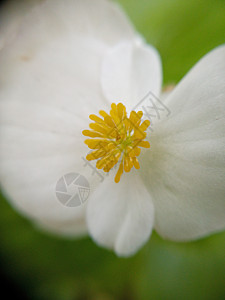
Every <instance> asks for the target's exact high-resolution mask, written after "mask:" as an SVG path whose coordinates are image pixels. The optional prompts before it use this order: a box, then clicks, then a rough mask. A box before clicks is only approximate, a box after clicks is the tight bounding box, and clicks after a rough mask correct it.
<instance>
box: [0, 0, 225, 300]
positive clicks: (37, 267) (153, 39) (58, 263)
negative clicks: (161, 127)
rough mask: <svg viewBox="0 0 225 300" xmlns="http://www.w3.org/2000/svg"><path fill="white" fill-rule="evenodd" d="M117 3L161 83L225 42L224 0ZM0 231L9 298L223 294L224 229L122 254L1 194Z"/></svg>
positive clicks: (218, 297)
mask: <svg viewBox="0 0 225 300" xmlns="http://www.w3.org/2000/svg"><path fill="white" fill-rule="evenodd" d="M31 1H32V0H27V1H20V0H18V1H17V2H18V5H19V3H20V2H21V3H22V4H21V5H24V3H26V2H31ZM4 2H5V3H6V2H8V1H4ZM118 2H119V3H120V4H121V5H122V6H123V8H124V10H125V11H126V12H127V14H128V16H129V17H130V19H131V20H132V22H133V23H134V25H135V26H136V28H137V30H138V31H139V32H140V33H141V34H142V35H143V36H144V37H145V38H146V40H147V41H148V42H149V43H151V44H153V45H154V46H155V47H156V48H157V49H158V50H159V52H160V54H161V57H162V62H163V70H164V85H165V86H166V85H170V84H176V83H177V82H178V81H179V80H180V79H181V78H182V77H183V76H184V75H185V73H186V72H187V71H188V70H189V69H190V68H191V67H192V66H193V65H194V64H195V63H196V62H197V61H198V60H199V59H200V58H201V57H202V56H203V55H204V54H206V53H207V52H208V51H210V50H211V49H213V48H214V47H216V46H218V45H220V44H222V43H224V42H225V1H224V0H183V1H180V0H138V1H137V0H120V1H118ZM0 9H1V6H0ZM0 236H1V244H0V270H1V271H0V275H1V285H2V288H1V292H2V293H3V291H5V292H6V295H7V297H6V298H9V299H10V298H11V296H13V293H15V292H16V295H17V296H16V297H15V295H14V296H13V297H14V299H20V298H21V299H34V300H35V299H37V300H39V299H43V300H45V299H46V300H48V299H49V300H51V299H54V300H85V299H88V300H113V299H116V300H137V299H138V300H139V299H143V300H148V299H153V300H161V299H162V300H164V299H166V300H170V299H171V300H172V299H183V300H187V299H196V300H197V299H198V300H222V299H225V233H219V234H215V235H213V236H211V237H208V238H205V239H202V240H200V241H196V242H192V243H174V242H170V241H166V240H163V239H162V238H161V237H159V236H158V235H157V234H156V233H155V232H154V233H153V236H152V238H151V240H150V241H149V242H148V243H147V245H145V247H143V248H142V249H141V250H140V251H139V252H138V253H137V254H136V255H135V256H134V257H132V258H128V259H121V258H117V257H116V256H115V255H114V254H113V253H111V252H109V251H107V250H104V249H101V248H99V247H98V246H96V245H95V244H94V242H92V240H91V239H90V238H88V237H87V238H83V239H81V240H66V239H61V238H58V237H55V236H51V235H48V234H47V233H45V232H41V231H38V230H37V229H35V228H34V227H33V226H32V224H31V223H30V222H29V221H27V220H26V219H24V218H23V217H21V216H20V215H18V214H17V213H16V212H15V211H14V210H13V209H12V208H11V207H10V205H9V204H8V202H7V200H6V199H4V197H3V196H2V197H1V201H0Z"/></svg>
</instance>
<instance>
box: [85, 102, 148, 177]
mask: <svg viewBox="0 0 225 300" xmlns="http://www.w3.org/2000/svg"><path fill="white" fill-rule="evenodd" d="M99 114H100V116H101V117H102V118H100V117H99V116H96V115H90V119H91V120H92V121H94V123H91V124H90V125H89V127H90V129H92V130H84V131H83V135H84V136H88V137H90V139H87V140H85V143H86V144H87V145H88V147H89V148H90V149H93V151H92V152H91V153H89V154H88V155H87V157H86V158H87V160H97V163H96V167H97V168H98V169H103V171H105V172H109V171H110V170H111V169H112V168H113V167H114V166H115V165H116V164H117V163H118V162H119V160H120V165H119V169H118V171H117V174H116V176H115V182H116V183H118V182H119V181H120V178H121V175H122V174H123V171H125V172H130V170H131V169H132V168H133V167H135V168H136V169H139V168H140V165H139V162H138V159H137V156H139V155H140V153H141V149H140V148H139V147H143V148H150V144H149V142H148V141H145V140H144V139H145V138H146V135H147V134H146V130H147V128H148V127H149V125H150V121H149V120H145V121H143V122H142V123H141V118H142V116H143V112H142V111H138V112H135V111H132V112H131V113H130V116H129V118H128V117H127V112H126V107H125V106H124V105H123V104H122V103H119V104H115V103H112V105H111V110H110V113H109V114H107V113H106V112H105V111H103V110H100V112H99Z"/></svg>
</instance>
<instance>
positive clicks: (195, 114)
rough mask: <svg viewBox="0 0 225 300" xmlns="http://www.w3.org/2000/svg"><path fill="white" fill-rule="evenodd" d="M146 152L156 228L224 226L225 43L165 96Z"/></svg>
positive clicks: (188, 231) (177, 234)
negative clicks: (168, 112) (163, 109)
mask: <svg viewBox="0 0 225 300" xmlns="http://www.w3.org/2000/svg"><path fill="white" fill-rule="evenodd" d="M166 105H167V106H168V108H169V109H170V110H171V115H170V117H168V118H164V119H163V121H162V122H159V123H157V124H156V126H155V127H154V132H153V133H152V134H151V135H150V144H151V150H150V151H149V152H148V153H146V154H145V157H142V158H143V160H144V163H145V165H146V166H147V168H146V169H145V170H143V172H142V175H143V179H144V181H145V183H146V186H147V187H148V190H149V192H150V193H151V196H152V199H153V202H154V205H155V211H156V212H155V215H156V217H155V218H156V219H155V228H156V230H157V231H158V232H159V233H160V234H161V235H162V236H164V237H166V238H170V239H172V240H180V241H185V240H192V239H196V238H199V237H201V236H204V235H208V234H210V233H213V232H216V231H220V230H223V229H224V228H225V151H224V150H225V134H224V129H225V118H224V112H225V47H224V46H223V47H218V48H217V49H215V50H214V51H212V52H211V53H209V54H208V55H206V56H205V57H204V58H203V59H202V60H201V61H200V62H199V63H198V64H197V65H196V66H195V67H194V68H193V69H192V70H191V71H190V73H188V75H187V76H186V77H185V78H184V79H183V80H182V82H181V83H180V84H179V85H178V86H177V87H176V88H175V89H174V91H172V93H171V94H170V96H169V98H168V99H167V101H166Z"/></svg>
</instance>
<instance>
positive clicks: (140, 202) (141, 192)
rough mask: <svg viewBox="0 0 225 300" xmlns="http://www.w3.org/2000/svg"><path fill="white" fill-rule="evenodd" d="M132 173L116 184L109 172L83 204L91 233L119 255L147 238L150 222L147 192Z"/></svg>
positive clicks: (96, 239)
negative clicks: (85, 203)
mask: <svg viewBox="0 0 225 300" xmlns="http://www.w3.org/2000/svg"><path fill="white" fill-rule="evenodd" d="M135 172H138V171H135V170H132V172H131V173H129V174H124V175H123V177H122V179H121V181H120V182H119V183H118V184H116V183H114V179H113V177H112V176H111V175H109V177H107V178H106V179H105V180H104V182H103V183H102V185H101V187H100V188H99V189H97V190H96V191H95V192H94V194H93V195H92V196H91V197H90V199H89V202H88V207H87V222H88V228H89V232H90V234H91V236H92V237H93V238H94V240H95V241H96V242H97V243H98V244H99V245H101V246H104V247H107V248H109V249H114V250H115V252H116V253H117V255H119V256H129V255H132V254H134V253H135V252H136V251H137V250H138V249H139V248H140V247H141V246H142V245H143V244H144V243H145V242H146V241H147V240H148V239H149V236H150V234H151V231H152V227H153V222H154V207H153V205H152V202H151V199H150V197H149V193H148V191H147V190H146V188H145V187H144V185H143V184H142V182H141V180H140V178H139V177H138V176H137V174H135ZM135 175H136V176H135Z"/></svg>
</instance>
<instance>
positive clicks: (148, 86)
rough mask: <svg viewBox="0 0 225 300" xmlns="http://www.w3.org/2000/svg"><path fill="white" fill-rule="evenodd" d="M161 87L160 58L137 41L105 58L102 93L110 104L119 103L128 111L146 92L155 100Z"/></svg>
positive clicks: (123, 44) (116, 48)
mask: <svg viewBox="0 0 225 300" xmlns="http://www.w3.org/2000/svg"><path fill="white" fill-rule="evenodd" d="M161 84H162V71H161V62H160V57H159V55H158V53H157V51H156V50H155V49H154V48H153V47H151V46H148V45H146V44H144V43H143V42H141V41H135V42H123V43H120V44H118V45H116V46H115V47H114V48H113V49H111V50H110V51H109V53H108V54H107V55H106V56H105V59H104V62H103V67H102V89H103V93H104V95H105V97H106V98H107V99H108V100H109V102H110V103H112V102H118V101H122V102H123V103H125V104H126V106H127V107H128V110H132V109H133V108H134V107H135V106H136V105H137V104H138V103H139V102H140V101H141V100H142V99H143V98H144V97H145V96H146V94H148V93H149V92H152V93H153V94H154V95H156V96H158V95H159V93H160V89H161Z"/></svg>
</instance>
